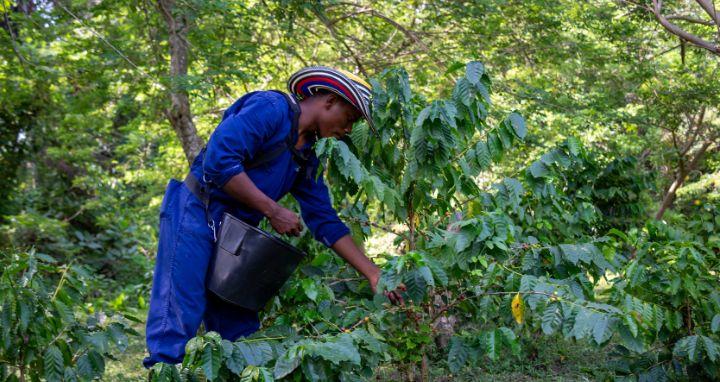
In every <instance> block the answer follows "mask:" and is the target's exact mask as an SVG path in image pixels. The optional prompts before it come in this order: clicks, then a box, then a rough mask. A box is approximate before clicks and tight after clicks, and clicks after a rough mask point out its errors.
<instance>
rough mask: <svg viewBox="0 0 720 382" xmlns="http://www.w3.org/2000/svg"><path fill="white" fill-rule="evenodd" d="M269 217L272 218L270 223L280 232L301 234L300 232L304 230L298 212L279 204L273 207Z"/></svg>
mask: <svg viewBox="0 0 720 382" xmlns="http://www.w3.org/2000/svg"><path fill="white" fill-rule="evenodd" d="M267 218H268V220H270V225H271V226H272V227H273V229H274V230H275V231H277V233H279V234H283V235H284V234H288V235H293V236H300V232H302V224H300V218H299V217H298V216H297V214H296V213H294V212H292V211H290V210H289V209H287V208H285V207H282V206H279V205H278V206H277V207H275V208H274V209H273V211H272V212H271V213H270V214H269V215H268V217H267Z"/></svg>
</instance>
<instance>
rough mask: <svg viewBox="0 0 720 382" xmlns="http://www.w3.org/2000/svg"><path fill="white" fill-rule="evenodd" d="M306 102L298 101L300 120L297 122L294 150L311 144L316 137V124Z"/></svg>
mask: <svg viewBox="0 0 720 382" xmlns="http://www.w3.org/2000/svg"><path fill="white" fill-rule="evenodd" d="M308 102H309V101H308V100H302V101H300V118H299V120H298V140H297V142H296V143H295V148H297V149H300V148H301V147H303V146H304V145H305V144H307V143H308V142H312V141H314V140H315V139H316V135H317V128H318V127H317V122H315V120H314V119H315V118H314V115H313V113H312V112H311V111H310V107H309V104H308Z"/></svg>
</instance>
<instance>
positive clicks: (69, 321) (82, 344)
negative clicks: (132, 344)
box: [0, 251, 137, 381]
mask: <svg viewBox="0 0 720 382" xmlns="http://www.w3.org/2000/svg"><path fill="white" fill-rule="evenodd" d="M0 267H2V275H1V276H0V301H2V304H1V305H0V328H1V329H0V377H2V380H3V381H25V380H28V379H30V380H33V381H36V380H40V379H41V378H44V379H45V380H47V381H61V380H63V381H77V380H91V379H95V378H98V377H100V376H102V374H103V371H104V368H105V358H107V357H111V356H112V351H114V350H120V351H123V350H124V349H125V347H126V346H127V341H128V336H129V335H136V334H137V333H135V332H134V331H133V330H132V329H130V328H129V327H128V326H127V325H126V320H125V319H124V318H123V317H122V316H112V317H108V316H107V315H106V314H105V313H104V312H102V311H92V305H89V306H88V307H89V308H91V311H92V312H78V311H76V307H77V306H81V305H82V302H83V301H84V300H85V296H86V293H87V292H88V291H89V290H92V289H93V288H92V284H91V277H90V275H88V274H87V273H86V271H85V270H84V269H83V268H82V267H79V266H76V265H72V264H67V265H59V264H58V263H57V262H56V261H55V260H54V259H53V258H51V257H49V256H47V255H44V254H40V253H35V252H34V251H29V252H17V251H14V252H10V251H4V252H2V253H0Z"/></svg>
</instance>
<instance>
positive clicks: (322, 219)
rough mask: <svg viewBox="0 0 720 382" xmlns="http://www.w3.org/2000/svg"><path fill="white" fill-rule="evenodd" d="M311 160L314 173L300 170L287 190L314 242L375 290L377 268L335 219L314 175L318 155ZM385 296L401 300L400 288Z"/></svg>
mask: <svg viewBox="0 0 720 382" xmlns="http://www.w3.org/2000/svg"><path fill="white" fill-rule="evenodd" d="M313 162H314V163H311V164H310V165H312V166H313V167H315V168H314V171H311V172H312V173H313V174H310V176H306V175H305V174H302V173H303V171H301V174H302V175H301V177H300V178H298V179H297V180H296V182H295V184H294V185H293V188H292V190H291V191H290V192H291V193H292V195H293V196H294V197H295V199H296V200H297V201H298V203H299V204H300V209H301V211H302V217H303V220H304V221H305V224H306V225H307V226H308V228H309V229H310V231H311V232H312V233H313V235H314V236H315V239H316V240H317V241H319V242H321V243H323V244H325V245H326V246H328V247H329V248H331V249H332V250H333V251H335V253H337V254H338V255H339V256H340V257H342V258H343V260H345V261H346V262H347V263H348V264H350V265H351V266H352V267H353V268H355V269H356V270H357V271H358V272H359V273H360V274H362V275H363V276H365V278H366V279H367V280H368V282H369V283H370V288H371V289H372V291H373V293H377V283H378V281H379V280H380V268H378V267H377V265H375V264H374V263H373V262H372V261H371V260H370V259H368V258H367V257H366V256H365V254H364V253H363V251H362V250H361V249H360V248H358V246H357V245H355V242H353V240H352V237H351V236H350V230H349V229H348V227H347V226H346V225H345V224H344V223H343V222H342V221H341V220H340V218H338V216H337V212H336V211H335V209H334V208H333V207H332V202H331V201H330V193H329V191H328V188H327V186H326V185H325V182H324V181H323V174H322V173H320V174H318V176H317V177H316V176H315V174H314V173H315V172H316V171H317V165H318V161H317V158H314V159H313ZM400 289H402V288H400ZM385 295H386V296H388V298H389V299H390V301H391V302H392V303H394V304H397V303H403V300H402V297H401V296H400V293H399V290H398V291H392V292H385Z"/></svg>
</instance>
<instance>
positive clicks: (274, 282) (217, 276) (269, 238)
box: [207, 213, 305, 312]
mask: <svg viewBox="0 0 720 382" xmlns="http://www.w3.org/2000/svg"><path fill="white" fill-rule="evenodd" d="M303 257H305V253H303V252H302V251H300V250H299V249H297V248H295V247H293V246H292V245H290V244H288V243H286V242H284V241H282V240H280V239H278V238H276V237H275V236H273V235H271V234H269V233H267V232H265V231H263V230H261V229H259V228H256V227H253V226H251V225H249V224H247V223H245V222H244V221H242V220H240V219H237V218H235V217H234V216H232V215H230V214H228V213H225V214H224V215H223V218H222V224H221V225H220V236H219V237H218V241H217V246H216V249H215V255H214V259H213V261H212V262H211V265H210V270H209V274H208V281H207V288H208V290H210V291H211V292H212V293H213V294H215V295H216V296H218V297H219V298H221V299H222V300H225V301H227V302H229V303H231V304H234V305H238V306H241V307H243V308H246V309H250V310H253V311H256V312H257V311H259V310H261V309H262V308H263V307H264V306H265V304H267V302H268V301H269V300H270V299H271V298H272V297H273V296H275V295H276V294H277V293H278V291H279V290H280V288H281V287H282V286H283V284H285V281H287V279H288V278H290V275H292V273H293V271H295V268H297V266H298V264H299V263H300V260H302V259H303Z"/></svg>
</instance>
